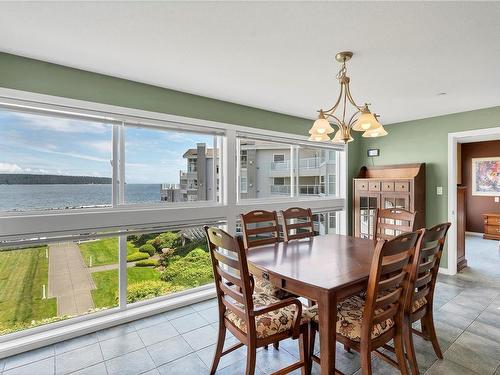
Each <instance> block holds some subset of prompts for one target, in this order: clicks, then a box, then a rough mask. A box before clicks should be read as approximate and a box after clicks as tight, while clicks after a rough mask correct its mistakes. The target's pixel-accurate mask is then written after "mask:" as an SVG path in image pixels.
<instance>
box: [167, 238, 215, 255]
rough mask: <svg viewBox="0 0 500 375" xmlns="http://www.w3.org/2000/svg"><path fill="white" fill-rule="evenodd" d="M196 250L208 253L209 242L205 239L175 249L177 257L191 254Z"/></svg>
mask: <svg viewBox="0 0 500 375" xmlns="http://www.w3.org/2000/svg"><path fill="white" fill-rule="evenodd" d="M194 249H202V250H204V251H206V252H208V245H207V240H206V239H205V238H201V239H199V240H194V241H189V242H188V243H186V244H185V245H183V246H178V247H177V248H176V249H175V255H180V256H184V255H186V254H189V253H190V252H191V251H193V250H194Z"/></svg>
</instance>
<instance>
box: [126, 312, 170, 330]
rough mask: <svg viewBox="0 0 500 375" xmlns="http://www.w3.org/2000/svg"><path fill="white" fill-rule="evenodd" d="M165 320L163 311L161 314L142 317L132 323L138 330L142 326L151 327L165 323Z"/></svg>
mask: <svg viewBox="0 0 500 375" xmlns="http://www.w3.org/2000/svg"><path fill="white" fill-rule="evenodd" d="M167 320H168V319H167V317H166V316H165V313H163V314H157V315H152V316H148V317H147V318H142V319H140V320H136V321H135V322H133V323H132V324H133V326H134V327H135V329H137V330H140V329H143V328H147V327H152V326H156V325H158V324H162V323H165V322H166V321H167Z"/></svg>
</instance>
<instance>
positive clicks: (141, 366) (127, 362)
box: [106, 348, 155, 375]
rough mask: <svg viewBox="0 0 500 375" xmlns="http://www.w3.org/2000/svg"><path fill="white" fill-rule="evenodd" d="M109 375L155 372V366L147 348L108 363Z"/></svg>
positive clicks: (134, 374)
mask: <svg viewBox="0 0 500 375" xmlns="http://www.w3.org/2000/svg"><path fill="white" fill-rule="evenodd" d="M106 368H107V369H108V374H109V375H137V374H141V373H143V372H146V371H149V370H153V369H154V368H155V364H154V362H153V360H152V359H151V357H150V355H149V353H148V351H147V350H146V348H144V349H140V350H137V351H135V352H131V353H127V354H124V355H122V356H120V357H116V358H113V359H110V360H108V361H106Z"/></svg>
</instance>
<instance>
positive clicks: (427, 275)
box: [405, 223, 451, 316]
mask: <svg viewBox="0 0 500 375" xmlns="http://www.w3.org/2000/svg"><path fill="white" fill-rule="evenodd" d="M450 226H451V223H442V224H438V225H435V226H433V227H432V228H430V229H427V230H426V231H425V233H424V236H423V237H422V241H421V242H422V243H421V245H420V246H417V248H416V251H415V256H414V258H413V264H412V268H411V272H410V288H409V289H408V297H407V299H406V307H405V310H406V312H407V313H413V314H419V315H422V316H423V315H424V314H425V311H426V309H427V306H430V308H432V300H433V298H434V288H435V286H436V280H437V275H438V271H439V262H440V260H441V255H442V254H443V248H444V244H445V241H446V234H447V233H448V229H449V228H450ZM423 298H425V300H423ZM417 301H418V302H420V303H418V304H416V303H417ZM414 304H416V306H418V308H417V309H416V310H415V311H412V310H413V305H414Z"/></svg>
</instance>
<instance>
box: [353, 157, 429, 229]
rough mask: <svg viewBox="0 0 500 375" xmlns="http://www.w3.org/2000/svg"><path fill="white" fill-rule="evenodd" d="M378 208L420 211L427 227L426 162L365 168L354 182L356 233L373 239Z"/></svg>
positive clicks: (419, 217) (420, 222)
mask: <svg viewBox="0 0 500 375" xmlns="http://www.w3.org/2000/svg"><path fill="white" fill-rule="evenodd" d="M377 208H403V209H405V210H409V211H416V213H417V215H416V217H415V229H418V228H423V227H425V163H421V164H420V163H419V164H401V165H387V166H382V167H362V168H361V170H360V171H359V174H358V177H357V178H354V181H353V220H354V226H353V228H354V236H356V237H361V238H373V231H374V228H375V213H376V210H377Z"/></svg>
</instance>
